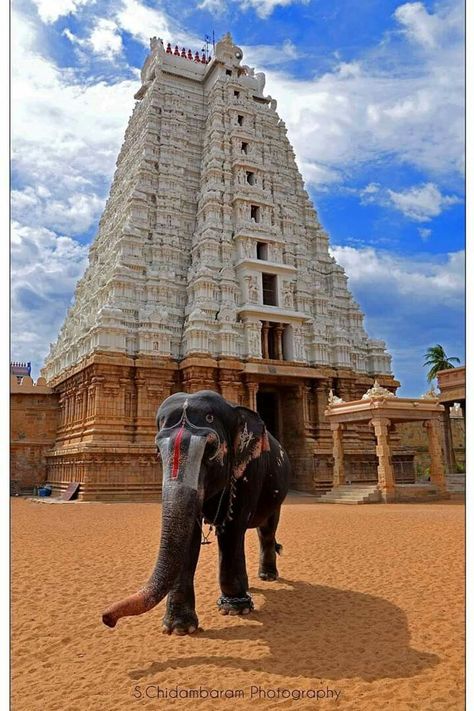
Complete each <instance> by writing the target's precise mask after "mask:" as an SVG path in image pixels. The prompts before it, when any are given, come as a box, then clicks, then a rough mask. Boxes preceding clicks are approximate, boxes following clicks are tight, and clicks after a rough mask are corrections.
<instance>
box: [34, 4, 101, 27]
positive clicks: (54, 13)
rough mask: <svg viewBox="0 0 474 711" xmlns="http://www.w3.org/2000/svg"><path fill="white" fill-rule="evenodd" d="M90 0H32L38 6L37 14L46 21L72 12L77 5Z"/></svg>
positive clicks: (49, 21)
mask: <svg viewBox="0 0 474 711" xmlns="http://www.w3.org/2000/svg"><path fill="white" fill-rule="evenodd" d="M92 1H93V0H92ZM90 2H91V0H33V3H34V4H35V5H36V7H37V8H38V15H39V16H40V18H41V20H42V21H43V22H46V23H51V22H56V20H57V19H58V18H59V17H63V16H64V15H69V14H70V13H74V12H75V11H76V10H77V9H78V8H79V7H81V6H82V5H87V4H88V3H90Z"/></svg>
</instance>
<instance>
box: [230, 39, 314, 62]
mask: <svg viewBox="0 0 474 711" xmlns="http://www.w3.org/2000/svg"><path fill="white" fill-rule="evenodd" d="M242 50H243V52H244V56H245V60H244V61H245V62H246V63H249V64H251V65H252V66H255V67H257V68H258V67H262V66H264V67H277V66H281V65H282V64H285V63H287V62H289V61H292V60H294V59H298V58H300V57H301V56H302V55H301V53H300V52H299V50H298V48H297V47H296V45H295V44H293V42H292V41H291V40H290V39H286V40H284V42H282V44H281V45H279V46H278V47H275V46H274V45H271V44H253V45H247V46H246V45H244V46H242Z"/></svg>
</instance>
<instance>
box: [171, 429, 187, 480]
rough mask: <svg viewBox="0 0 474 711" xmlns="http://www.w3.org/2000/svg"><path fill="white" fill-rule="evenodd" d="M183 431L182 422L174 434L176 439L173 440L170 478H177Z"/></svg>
mask: <svg viewBox="0 0 474 711" xmlns="http://www.w3.org/2000/svg"><path fill="white" fill-rule="evenodd" d="M183 432H184V424H183V425H181V428H180V430H179V432H178V434H177V435H176V439H175V441H174V452H173V468H172V469H171V478H172V479H177V477H178V472H179V459H180V449H181V440H182V439H183Z"/></svg>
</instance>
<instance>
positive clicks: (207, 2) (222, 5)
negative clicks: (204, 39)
mask: <svg viewBox="0 0 474 711" xmlns="http://www.w3.org/2000/svg"><path fill="white" fill-rule="evenodd" d="M197 8H198V10H208V11H209V12H217V13H218V14H220V13H222V12H224V11H225V10H226V8H227V5H226V1H225V0H202V2H200V3H198V4H197Z"/></svg>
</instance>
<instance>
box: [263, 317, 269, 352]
mask: <svg viewBox="0 0 474 711" xmlns="http://www.w3.org/2000/svg"><path fill="white" fill-rule="evenodd" d="M269 328H270V325H269V323H268V321H263V323H262V358H268V357H269V356H268V330H269Z"/></svg>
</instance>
